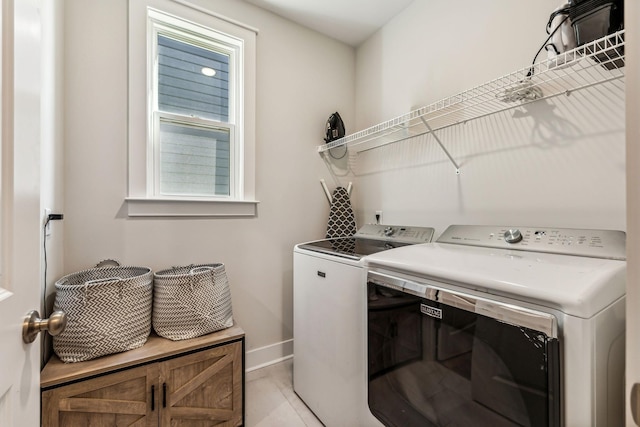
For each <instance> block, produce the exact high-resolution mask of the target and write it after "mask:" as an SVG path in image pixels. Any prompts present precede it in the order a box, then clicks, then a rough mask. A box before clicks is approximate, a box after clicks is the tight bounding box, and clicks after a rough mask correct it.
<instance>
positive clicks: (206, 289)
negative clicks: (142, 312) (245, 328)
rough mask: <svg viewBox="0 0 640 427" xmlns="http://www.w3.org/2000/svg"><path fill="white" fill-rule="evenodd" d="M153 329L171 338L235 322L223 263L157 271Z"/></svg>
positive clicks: (194, 335) (182, 336)
mask: <svg viewBox="0 0 640 427" xmlns="http://www.w3.org/2000/svg"><path fill="white" fill-rule="evenodd" d="M153 282H154V285H153V286H154V292H153V315H152V319H153V329H155V331H156V333H157V334H158V335H160V336H163V337H165V338H168V339H170V340H174V341H177V340H184V339H188V338H195V337H199V336H201V335H205V334H208V333H211V332H215V331H219V330H221V329H225V328H228V327H230V326H232V325H233V315H232V310H231V291H230V290H229V280H228V279H227V274H226V272H225V269H224V264H200V265H190V266H186V267H173V268H170V269H167V270H162V271H158V272H156V273H155V274H154V279H153Z"/></svg>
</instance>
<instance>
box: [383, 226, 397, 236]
mask: <svg viewBox="0 0 640 427" xmlns="http://www.w3.org/2000/svg"><path fill="white" fill-rule="evenodd" d="M394 232H395V230H394V229H393V228H392V227H387V228H385V229H384V235H385V236H387V237H389V236H391V235H392V234H393V233H394Z"/></svg>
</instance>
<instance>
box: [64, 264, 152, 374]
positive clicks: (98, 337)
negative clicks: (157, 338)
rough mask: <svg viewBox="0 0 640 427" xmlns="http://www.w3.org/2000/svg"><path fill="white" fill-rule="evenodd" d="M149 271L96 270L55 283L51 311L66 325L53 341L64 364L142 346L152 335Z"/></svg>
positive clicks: (126, 269)
mask: <svg viewBox="0 0 640 427" xmlns="http://www.w3.org/2000/svg"><path fill="white" fill-rule="evenodd" d="M152 279H153V273H152V272H151V270H150V269H148V268H145V267H121V266H112V267H101V268H91V269H88V270H83V271H80V272H77V273H73V274H70V275H68V276H65V277H63V278H61V279H60V280H58V281H57V282H56V291H57V293H56V300H55V303H54V310H61V311H63V312H65V313H66V315H67V319H68V320H67V327H66V329H65V330H64V331H63V332H62V333H61V334H60V335H57V336H55V337H53V350H54V351H55V352H56V354H57V355H58V357H59V358H60V360H62V361H63V362H80V361H83V360H90V359H95V358H96V357H100V356H104V355H107V354H112V353H119V352H122V351H126V350H132V349H134V348H138V347H141V346H142V345H143V344H144V343H145V342H146V341H147V338H148V337H149V333H150V332H151V303H152V294H153V281H152Z"/></svg>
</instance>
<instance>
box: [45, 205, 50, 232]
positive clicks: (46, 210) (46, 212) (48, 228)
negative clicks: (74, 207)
mask: <svg viewBox="0 0 640 427" xmlns="http://www.w3.org/2000/svg"><path fill="white" fill-rule="evenodd" d="M50 214H51V209H49V208H45V209H44V223H45V224H47V227H46V229H45V231H44V234H45V235H46V236H51V222H50V221H49V223H47V219H48V218H49V215H50Z"/></svg>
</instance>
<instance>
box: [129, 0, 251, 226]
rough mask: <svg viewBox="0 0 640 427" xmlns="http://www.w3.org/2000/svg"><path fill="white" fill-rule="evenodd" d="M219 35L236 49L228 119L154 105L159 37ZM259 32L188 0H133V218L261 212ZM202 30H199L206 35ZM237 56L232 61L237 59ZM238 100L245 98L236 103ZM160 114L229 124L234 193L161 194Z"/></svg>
mask: <svg viewBox="0 0 640 427" xmlns="http://www.w3.org/2000/svg"><path fill="white" fill-rule="evenodd" d="M158 33H160V34H165V35H167V36H169V37H172V38H177V39H181V38H182V39H184V40H185V41H190V42H192V41H194V40H197V39H198V38H199V37H202V38H205V39H213V40H216V42H217V43H216V48H217V49H220V51H221V52H222V53H225V54H229V55H230V64H229V67H230V70H229V71H230V72H229V75H230V82H229V84H230V93H231V92H235V95H236V96H237V99H232V98H233V96H232V97H230V100H229V123H225V122H214V121H211V120H202V119H199V118H197V117H190V116H189V117H187V116H181V115H177V114H169V113H160V112H158V111H156V110H155V106H156V105H157V98H156V97H157V94H156V91H155V87H157V86H156V81H155V80H156V78H157V61H156V58H157V52H156V47H157V36H158ZM256 34H257V30H256V29H254V28H251V27H248V26H246V25H244V24H240V23H238V22H236V21H233V20H231V19H229V18H226V17H223V16H220V15H217V14H215V13H213V12H212V11H209V10H207V9H203V8H201V7H199V6H195V5H193V4H190V3H188V2H186V1H182V0H129V141H128V142H129V179H128V196H127V198H126V201H127V208H128V209H127V210H128V215H129V216H255V215H256V208H257V203H258V202H257V201H256V200H255V45H256V43H255V38H256ZM200 35H201V36H200ZM231 58H232V59H231ZM238 100H240V102H238ZM160 117H163V118H166V119H169V120H171V121H177V122H181V123H193V124H203V123H205V122H206V123H207V124H206V125H207V126H216V127H218V128H223V129H229V131H230V133H231V135H230V138H231V142H230V145H231V147H230V149H231V151H230V156H231V159H230V161H231V162H232V164H231V165H230V166H231V169H230V173H231V176H230V177H229V178H230V190H231V194H230V195H229V196H216V197H211V196H197V195H193V196H188V197H185V196H172V195H160V194H159V190H158V189H159V185H158V182H159V181H158V180H159V172H158V167H157V165H158V158H159V156H158V147H159V144H158V143H155V142H154V140H156V139H157V135H159V123H160Z"/></svg>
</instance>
